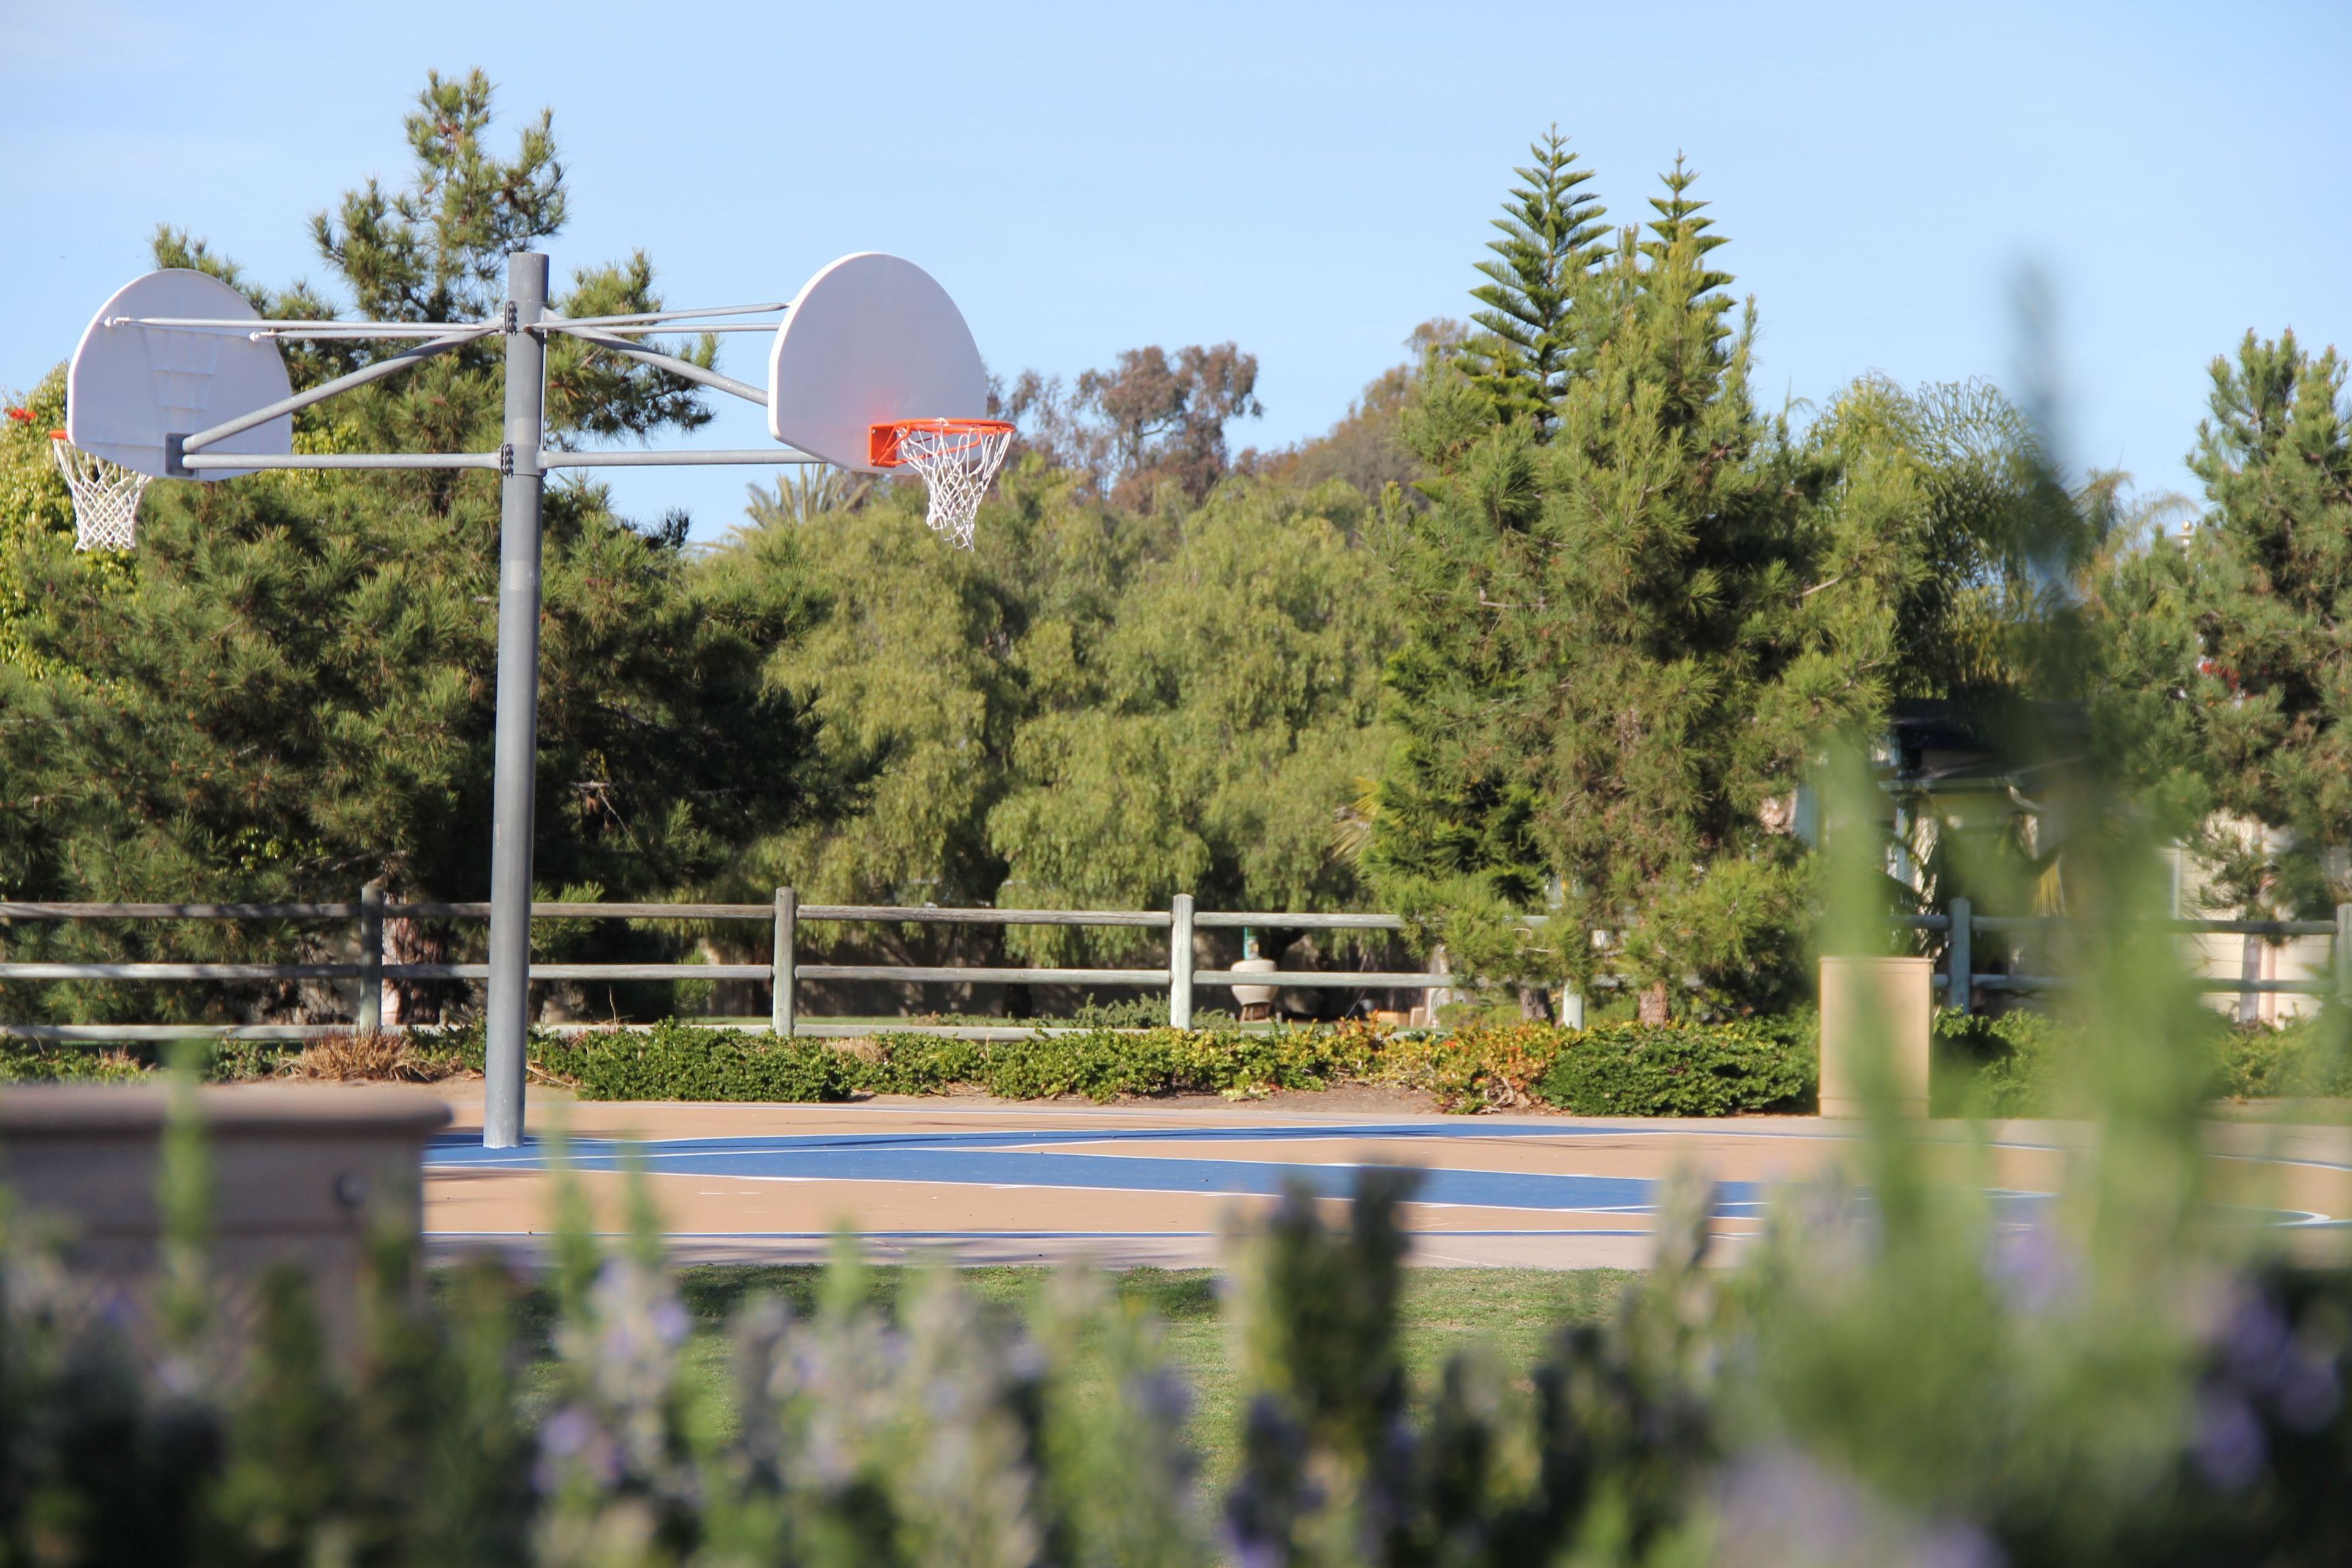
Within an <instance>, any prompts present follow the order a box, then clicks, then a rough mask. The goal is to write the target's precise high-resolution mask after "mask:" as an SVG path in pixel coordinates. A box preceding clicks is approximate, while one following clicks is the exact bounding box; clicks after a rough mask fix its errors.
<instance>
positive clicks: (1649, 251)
mask: <svg viewBox="0 0 2352 1568" xmlns="http://www.w3.org/2000/svg"><path fill="white" fill-rule="evenodd" d="M1689 187H1690V180H1689V176H1688V175H1687V174H1686V173H1685V171H1682V170H1681V169H1679V168H1677V170H1676V171H1675V174H1670V175H1669V176H1667V191H1668V194H1667V196H1666V197H1665V198H1664V200H1663V201H1662V202H1661V204H1660V217H1659V219H1658V221H1657V222H1656V223H1655V224H1654V225H1653V226H1652V233H1653V235H1654V238H1653V239H1652V240H1651V241H1649V242H1647V243H1643V242H1642V241H1640V239H1639V237H1638V236H1637V234H1636V233H1635V232H1634V231H1632V230H1628V231H1625V232H1624V233H1623V234H1622V235H1621V237H1620V240H1619V243H1618V245H1617V247H1616V248H1615V249H1614V250H1613V251H1612V253H1611V254H1610V255H1609V256H1608V257H1607V258H1606V259H1605V260H1603V261H1602V262H1601V264H1600V265H1599V266H1598V267H1597V268H1595V269H1594V271H1593V273H1592V275H1591V278H1590V279H1588V280H1587V281H1586V283H1585V284H1584V285H1583V286H1582V288H1581V289H1580V298H1579V315H1580V324H1579V342H1578V347H1577V353H1576V358H1577V363H1576V364H1575V366H1574V368H1573V374H1571V375H1570V377H1569V380H1568V384H1567V388H1566V391H1565V393H1564V395H1562V396H1561V398H1560V399H1559V404H1558V424H1557V426H1556V428H1555V430H1554V432H1553V434H1552V436H1551V438H1550V440H1549V442H1548V443H1544V444H1538V442H1537V441H1536V439H1535V436H1534V432H1533V430H1532V429H1531V428H1530V426H1529V425H1528V423H1526V422H1523V421H1511V422H1505V423H1501V424H1499V425H1496V426H1492V427H1490V428H1487V429H1486V430H1485V431H1484V432H1483V433H1473V434H1471V435H1470V438H1469V439H1468V440H1467V442H1466V444H1465V443H1464V442H1463V437H1464V434H1465V432H1464V430H1463V429H1462V427H1461V426H1462V424H1463V422H1464V421H1465V420H1466V419H1468V418H1469V417H1471V415H1470V412H1469V411H1467V410H1466V409H1465V408H1463V407H1461V406H1460V405H1456V406H1455V408H1454V412H1452V413H1450V414H1449V413H1446V412H1444V410H1443V408H1442V407H1441V408H1440V410H1439V412H1437V413H1435V414H1433V416H1431V417H1430V418H1429V419H1427V420H1425V421H1423V424H1422V425H1421V426H1419V429H1420V432H1421V435H1422V438H1423V443H1424V445H1425V446H1427V447H1430V448H1431V449H1432V455H1433V457H1434V458H1436V459H1437V464H1436V466H1440V467H1442V468H1444V473H1443V474H1442V476H1441V478H1440V479H1436V480H1433V481H1426V482H1424V485H1423V489H1425V490H1427V491H1428V492H1429V493H1430V495H1431V498H1432V500H1433V504H1432V505H1431V506H1430V507H1429V508H1428V509H1427V510H1425V511H1424V510H1417V509H1415V508H1412V507H1411V506H1408V505H1406V504H1404V503H1403V501H1402V498H1398V497H1393V496H1392V498H1391V503H1390V505H1389V507H1388V508H1387V513H1386V520H1385V522H1386V525H1385V529H1384V531H1383V534H1382V548H1383V553H1384V554H1385V555H1386V557H1387V560H1388V563H1389V565H1390V567H1391V572H1392V574H1393V576H1392V581H1393V582H1394V584H1396V586H1397V588H1398V590H1399V591H1400V595H1401V598H1400V601H1399V607H1400V609H1401V611H1402V616H1403V620H1404V626H1405V638H1406V640H1405V646H1404V647H1403V648H1402V650H1401V651H1400V652H1399V653H1398V654H1397V655H1396V656H1395V658H1393V659H1392V660H1391V664H1390V669H1389V678H1388V680H1389V695H1390V701H1389V705H1388V712H1389V716H1390V720H1391V725H1392V727H1393V728H1394V730H1395V731H1396V733H1397V735H1398V741H1397V745H1396V750H1395V752H1394V754H1393V756H1392V758H1391V766H1390V769H1389V772H1388V773H1387V774H1386V775H1385V776H1384V777H1383V778H1382V780H1381V784H1380V787H1379V790H1378V792H1377V794H1376V797H1375V804H1376V806H1377V810H1376V814H1375V816H1374V817H1373V820H1372V824H1371V837H1370V844H1369V846H1368V847H1367V853H1366V863H1367V866H1368V868H1369V869H1370V872H1371V874H1372V876H1373V879H1374V880H1375V884H1376V886H1378V887H1379V888H1380V889H1381V891H1382V893H1383V895H1384V897H1386V898H1387V899H1388V900H1391V902H1392V903H1393V904H1394V905H1395V906H1396V907H1399V908H1402V909H1403V910H1407V911H1408V912H1410V913H1412V914H1416V915H1418V916H1421V917H1422V918H1423V920H1424V921H1426V922H1427V923H1428V925H1429V927H1430V929H1431V930H1432V931H1433V934H1435V935H1437V936H1439V937H1442V938H1443V939H1444V941H1445V942H1447V944H1448V945H1449V947H1450V949H1451V950H1452V952H1453V955H1454V958H1455V960H1456V962H1457V963H1459V964H1460V965H1461V966H1462V967H1465V968H1468V969H1472V970H1475V971H1477V972H1480V973H1491V974H1509V973H1517V974H1519V975H1522V976H1525V977H1528V978H1538V977H1541V978H1549V979H1555V980H1571V981H1574V982H1576V983H1578V984H1581V985H1584V986H1587V987H1590V986H1591V984H1592V983H1593V982H1594V980H1595V979H1596V978H1597V974H1598V972H1599V971H1601V970H1602V969H1604V968H1605V969H1608V970H1612V971H1613V972H1615V973H1618V974H1620V975H1621V976H1622V977H1623V978H1624V979H1625V980H1627V981H1629V982H1631V983H1633V984H1635V985H1636V986H1637V987H1638V988H1639V990H1640V991H1641V993H1642V996H1643V1008H1642V1010H1643V1016H1648V1017H1663V1016H1664V1015H1665V1012H1666V1010H1667V1007H1668V1004H1669V1000H1670V998H1671V997H1673V996H1675V995H1677V994H1681V993H1682V988H1683V986H1684V984H1685V982H1686V981H1689V980H1691V979H1694V978H1695V979H1696V980H1697V981H1698V982H1699V983H1700V984H1701V987H1702V994H1703V995H1705V996H1706V997H1707V998H1708V999H1709V1000H1710V1001H1711V1002H1712V1003H1713V1004H1715V1005H1746V1004H1758V1003H1767V1002H1770V1001H1772V1000H1774V999H1776V998H1780V997H1785V996H1786V995H1787V994H1790V992H1791V991H1792V990H1794V989H1795V988H1796V987H1797V986H1798V985H1800V984H1801V974H1800V973H1798V970H1797V966H1796V963H1795V959H1796V952H1795V944H1794V942H1793V940H1792V935H1791V933H1792V932H1793V931H1794V930H1795V929H1796V927H1797V926H1798V924H1799V922H1800V918H1801V900H1802V893H1803V876H1802V854H1801V846H1800V845H1799V844H1798V842H1797V841H1796V840H1795V838H1794V837H1792V836H1790V835H1789V834H1788V833H1787V832H1786V831H1785V829H1786V826H1787V814H1786V812H1785V811H1780V810H1776V809H1775V807H1776V804H1777V803H1779V802H1780V801H1782V800H1783V799H1784V798H1785V797H1786V796H1787V795H1788V794H1789V793H1790V791H1791V790H1792V789H1793V788H1794V787H1795V784H1796V783H1797V778H1798V774H1799V772H1800V770H1801V767H1802V765H1803V764H1804V763H1805V762H1806V760H1807V758H1808V754H1809V748H1810V746H1811V743H1812V742H1813V740H1814V739H1815V738H1816V737H1818V736H1819V735H1820V734H1821V733H1822V731H1823V729H1824V728H1825V727H1826V726H1827V725H1829V724H1831V723H1833V722H1836V721H1840V720H1842V719H1850V718H1853V717H1854V716H1856V714H1857V710H1860V709H1861V708H1862V707H1863V706H1864V704H1865V703H1866V700H1867V688H1866V686H1863V685H1859V684H1858V683H1857V682H1855V681H1854V680H1853V668H1852V664H1851V661H1850V659H1849V658H1848V657H1847V655H1846V653H1845V652H1844V650H1843V649H1842V648H1841V647H1839V646H1838V641H1837V637H1838V633H1839V632H1840V630H1841V629H1842V617H1839V616H1832V615H1829V614H1828V613H1826V611H1825V609H1824V607H1823V606H1822V605H1817V604H1813V603H1809V601H1808V597H1807V595H1806V592H1805V590H1806V589H1807V588H1808V587H1809V586H1812V585H1815V584H1817V583H1819V582H1820V581H1821V579H1820V578H1819V577H1818V576H1817V575H1816V573H1817V571H1818V568H1819V567H1820V565H1821V563H1822V554H1823V550H1822V538H1821V536H1820V531H1818V530H1816V529H1814V528H1812V527H1811V526H1810V525H1809V521H1808V517H1807V513H1806V509H1805V505H1804V495H1803V491H1802V488H1801V484H1800V482H1799V481H1800V480H1801V479H1803V478H1804V477H1805V476H1804V475H1803V474H1802V472H1801V466H1800V465H1799V464H1798V463H1797V462H1796V461H1795V460H1794V458H1792V457H1791V455H1790V451H1789V449H1788V447H1787V444H1786V442H1785V441H1784V440H1783V439H1782V438H1781V437H1780V433H1779V431H1778V430H1777V428H1776V427H1775V426H1772V425H1770V424H1769V422H1767V421H1765V420H1763V419H1761V418H1760V417H1759V416H1758V415H1757V413H1756V412H1755V409H1754V408H1753V406H1752V405H1751V403H1750V401H1749V398H1748V386H1747V368H1748V353H1749V348H1748V345H1749V342H1750V337H1751V334H1752V330H1753V329H1752V317H1751V319H1750V323H1749V325H1748V326H1747V327H1745V328H1743V329H1742V330H1741V331H1739V332H1738V334H1737V335H1736V336H1727V332H1726V331H1725V328H1724V325H1723V322H1722V317H1723V315H1724V313H1725V310H1726V308H1727V300H1726V299H1725V298H1724V296H1723V294H1722V289H1723V286H1724V284H1725V283H1726V282H1727V278H1726V277H1725V275H1724V274H1722V273H1720V272H1718V271H1716V270H1714V269H1713V268H1710V267H1708V266H1707V265H1706V255H1707V252H1708V251H1709V250H1710V249H1712V248H1713V246H1712V244H1711V243H1710V242H1711V241H1713V240H1715V238H1716V237H1714V236H1711V235H1708V234H1706V233H1705V224H1706V220H1704V219H1702V218H1699V217H1698V216H1696V211H1697V206H1696V203H1695V202H1694V201H1693V200H1692V199H1691V197H1690V195H1689ZM1432 401H1433V405H1443V404H1444V399H1433V400H1432ZM1447 450H1453V451H1454V452H1455V453H1456V454H1457V455H1455V456H1454V457H1452V458H1446V457H1445V456H1444V454H1445V452H1446V451H1447ZM1528 913H1548V914H1549V916H1550V919H1549V923H1548V924H1547V925H1545V926H1544V927H1543V928H1541V930H1540V931H1538V932H1536V933H1532V934H1531V933H1529V932H1528V931H1525V930H1523V929H1522V928H1520V927H1519V926H1518V924H1517V918H1518V917H1519V916H1521V915H1524V914H1528Z"/></svg>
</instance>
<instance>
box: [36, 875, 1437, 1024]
mask: <svg viewBox="0 0 2352 1568" xmlns="http://www.w3.org/2000/svg"><path fill="white" fill-rule="evenodd" d="M489 913H490V906H489V905H488V904H486V903H462V904H447V903H438V904H394V903H387V902H385V901H384V899H383V890H382V889H380V888H377V887H374V886H371V887H369V888H367V889H363V890H362V894H361V897H360V899H359V901H358V902H356V903H348V904H104V903H8V902H0V921H86V920H132V921H167V920H199V921H264V920H268V921H320V922H335V921H349V922H353V923H354V924H355V925H356V927H357V935H358V949H359V954H358V957H357V958H356V959H355V960H354V961H352V962H350V963H39V962H34V963H0V982H5V981H10V980H116V981H125V982H156V981H161V982H171V983H180V982H214V983H219V982H234V981H281V980H329V981H331V980H341V981H356V982H358V983H359V1005H358V1007H357V1008H356V1009H355V1010H354V1012H353V1016H352V1019H351V1021H350V1022H349V1023H347V1024H248V1025H206V1026H198V1025H183V1024H9V1023H5V1022H0V1034H8V1035H15V1036H18V1037H27V1038H33V1039H41V1040H52V1041H99V1040H106V1041H116V1040H138V1039H177V1038H181V1037H189V1036H198V1035H209V1036H222V1037H234V1038H240V1039H306V1038H311V1037H317V1036H320V1035H326V1034H335V1033H341V1032H344V1031H347V1030H351V1029H354V1028H356V1029H360V1030H373V1029H375V1028H378V1027H380V1026H382V1024H383V1014H382V1012H381V1007H382V997H383V982H385V981H387V980H485V979H487V978H488V975H489V965H488V964H487V963H385V962H384V956H383V922H384V921H386V920H391V919H410V920H488V918H489ZM531 914H532V917H533V918H534V919H539V920H622V921H749V922H755V923H764V924H766V925H768V926H769V927H770V930H771V942H770V956H769V961H768V962H767V963H534V964H532V965H531V966H530V977H531V978H532V979H533V980H575V981H576V980H587V981H599V980H601V981H678V980H701V981H719V980H749V981H757V982H762V983H766V984H769V985H770V986H771V987H772V993H771V994H772V998H773V1001H772V1008H771V1012H770V1016H769V1020H768V1026H769V1027H770V1028H771V1029H772V1030H773V1031H774V1032H775V1033H777V1034H779V1035H793V1034H799V1035H810V1036H828V1035H830V1036H845V1035H864V1034H871V1033H874V1032H875V1030H876V1028H877V1026H873V1025H863V1024H835V1023H824V1022H816V1021H810V1022H803V1021H801V1019H800V1018H799V1016H798V1013H799V1008H798V1005H797V1003H798V992H799V988H800V984H801V983H802V982H803V981H823V980H847V981H860V980H863V981H887V982H894V983H897V984H924V983H945V984H972V985H1100V986H1132V987H1136V988H1139V989H1149V990H1155V991H1165V992H1166V993H1167V994H1168V1021H1169V1022H1170V1023H1171V1024H1173V1025H1175V1026H1178V1027H1180V1028H1181V1027H1183V1026H1187V1025H1189V1024H1191V1022H1192V1007H1193V994H1194V993H1195V991H1196V990H1198V989H1199V988H1202V987H1208V988H1211V989H1217V988H1227V989H1229V988H1231V987H1233V986H1235V985H1274V986H1281V987H1286V988H1287V987H1323V988H1339V989H1349V990H1398V989H1427V988H1431V987H1446V986H1456V985H1467V984H1471V982H1469V981H1468V980H1466V979H1465V977H1463V976H1460V975H1451V974H1444V973H1423V972H1418V971H1415V972H1411V973H1391V972H1387V971H1364V970H1338V969H1335V970H1270V971H1259V970H1234V969H1196V968H1194V967H1193V962H1192V957H1193V954H1192V936H1193V933H1194V932H1195V931H1202V930H1217V929H1221V928H1222V929H1232V928H1238V927H1244V926H1251V927H1258V928H1261V929H1275V928H1280V929H1283V930H1287V931H1401V930H1402V929H1403V927H1404V922H1403V921H1402V920H1400V919H1398V918H1397V917H1396V916H1394V915H1377V914H1323V913H1315V914H1308V913H1303V912H1297V911H1287V910H1283V911H1276V910H1255V911H1253V910H1196V909H1194V907H1193V900H1192V895H1191V894H1189V893H1179V894H1177V895H1176V896H1175V898H1174V899H1172V900H1170V903H1169V907H1168V908H1167V909H1165V910H993V909H939V908H935V907H930V906H923V907H907V906H900V905H895V904H803V903H802V902H801V901H800V900H799V896H798V895H797V894H796V893H795V892H794V890H793V889H790V888H779V889H776V896H775V899H774V900H773V901H772V902H771V903H765V904H683V903H678V904H622V903H594V904H587V903H541V904H534V905H533V906H532V908H531ZM828 923H829V924H840V925H967V926H971V925H995V926H1014V925H1026V926H1088V927H1121V926H1123V927H1141V928H1145V929H1149V930H1156V931H1166V932H1167V933H1168V940H1167V957H1166V960H1165V961H1164V962H1163V963H1161V964H1160V965H1159V966H1158V967H1154V968H1127V969H1108V968H1045V967H1037V966H994V967H992V966H984V965H952V966H934V965H923V964H908V963H803V962H801V960H800V958H799V955H798V952H797V945H798V937H799V931H800V928H801V927H802V926H803V925H814V924H828ZM879 1027H891V1026H879ZM898 1027H910V1028H911V1027H923V1028H925V1029H926V1031H927V1032H929V1033H946V1034H958V1035H964V1036H971V1037H1019V1036H1023V1035H1026V1034H1029V1033H1031V1032H1032V1031H1031V1029H1029V1028H1026V1027H1017V1028H1016V1027H1004V1028H992V1027H969V1026H968V1027H961V1028H956V1027H947V1028H940V1027H936V1026H918V1025H911V1024H910V1025H902V1026H898Z"/></svg>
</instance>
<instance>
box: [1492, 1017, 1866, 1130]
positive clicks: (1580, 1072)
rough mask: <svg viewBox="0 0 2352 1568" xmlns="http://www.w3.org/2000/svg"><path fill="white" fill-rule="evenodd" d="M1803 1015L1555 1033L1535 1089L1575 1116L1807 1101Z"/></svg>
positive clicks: (1790, 1106)
mask: <svg viewBox="0 0 2352 1568" xmlns="http://www.w3.org/2000/svg"><path fill="white" fill-rule="evenodd" d="M1818 1056H1819V1042H1818V1037H1817V1034H1816V1030H1815V1028H1814V1027H1813V1020H1812V1019H1811V1017H1810V1016H1801V1017H1800V1018H1797V1019H1791V1020H1786V1021H1777V1020H1776V1021H1774V1022H1772V1023H1763V1022H1757V1021H1752V1020H1740V1021H1737V1022H1733V1023H1727V1024H1685V1025H1665V1026H1657V1025H1646V1024H1608V1025H1601V1026H1596V1027H1594V1028H1590V1029H1585V1030H1581V1031H1577V1032H1574V1033H1573V1034H1572V1036H1571V1037H1570V1039H1568V1040H1566V1041H1564V1042H1562V1044H1561V1046H1560V1047H1559V1051H1558V1053H1557V1054H1556V1055H1555V1056H1554V1057H1553V1058H1552V1065H1551V1068H1550V1070H1549V1071H1548V1072H1546V1073H1545V1074H1544V1076H1543V1078H1542V1079H1540V1080H1539V1081H1538V1084H1537V1092H1538V1093H1539V1094H1541V1095H1542V1096H1543V1098H1544V1099H1546V1100H1549V1101H1550V1102H1551V1103H1552V1104H1554V1105H1556V1106H1558V1107H1559V1108H1560V1109H1561V1110H1567V1111H1571V1112H1573V1113H1575V1114H1576V1115H1579V1116H1731V1115H1736V1114H1738V1113H1740V1112H1742V1111H1782V1112H1790V1111H1804V1110H1810V1109H1811V1105H1812V1100H1813V1095H1814V1092H1815V1089H1816V1088H1817V1086H1818V1079H1819V1066H1818Z"/></svg>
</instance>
